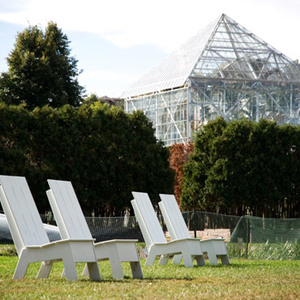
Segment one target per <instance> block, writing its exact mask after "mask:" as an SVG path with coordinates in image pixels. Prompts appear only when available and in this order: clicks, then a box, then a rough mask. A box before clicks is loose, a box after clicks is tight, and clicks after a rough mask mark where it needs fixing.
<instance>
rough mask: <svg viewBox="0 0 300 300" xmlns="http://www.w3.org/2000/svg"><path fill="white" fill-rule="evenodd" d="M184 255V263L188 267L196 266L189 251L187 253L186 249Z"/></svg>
mask: <svg viewBox="0 0 300 300" xmlns="http://www.w3.org/2000/svg"><path fill="white" fill-rule="evenodd" d="M182 255H183V262H184V265H185V266H186V267H187V268H192V267H193V266H194V264H193V259H192V256H191V255H190V254H188V253H186V251H184V252H183V253H182Z"/></svg>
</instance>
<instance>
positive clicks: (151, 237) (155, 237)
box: [131, 192, 167, 247]
mask: <svg viewBox="0 0 300 300" xmlns="http://www.w3.org/2000/svg"><path fill="white" fill-rule="evenodd" d="M132 195H133V197H134V200H132V201H131V204H132V207H133V209H134V213H135V216H136V218H137V221H138V223H139V226H140V229H141V231H142V234H143V237H144V239H145V242H146V245H147V247H151V245H153V244H156V243H166V242H167V240H166V237H165V235H164V232H163V230H162V227H161V225H160V224H159V221H158V218H157V215H156V213H155V211H154V208H153V206H152V203H151V200H150V198H149V196H148V194H147V193H140V192H132Z"/></svg>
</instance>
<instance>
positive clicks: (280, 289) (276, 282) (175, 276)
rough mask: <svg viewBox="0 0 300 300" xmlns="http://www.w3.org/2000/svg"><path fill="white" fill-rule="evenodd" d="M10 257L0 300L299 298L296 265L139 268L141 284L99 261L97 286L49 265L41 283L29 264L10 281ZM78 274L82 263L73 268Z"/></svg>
mask: <svg viewBox="0 0 300 300" xmlns="http://www.w3.org/2000/svg"><path fill="white" fill-rule="evenodd" d="M17 261H18V258H17V257H16V256H0V299H41V298H43V299H57V298H59V299H66V298H70V299H74V298H78V299H107V298H109V299H112V298H113V299H121V298H122V299H300V261H299V260H284V261H267V260H264V261H263V260H245V259H231V265H230V266H223V265H218V266H209V264H207V265H206V266H204V267H194V268H190V269H188V268H185V267H184V266H183V265H179V266H178V265H172V264H171V263H169V264H168V265H166V266H159V265H158V264H157V261H156V264H155V265H154V266H144V262H145V261H144V260H142V268H143V273H144V279H143V280H137V279H134V280H133V279H132V276H131V272H130V268H129V264H124V273H125V277H126V278H125V279H124V280H118V281H113V280H112V274H111V270H110V265H109V263H108V262H101V263H100V264H99V266H100V272H101V277H102V281H101V282H90V281H89V280H88V279H87V278H86V277H82V276H79V281H77V282H68V281H66V279H64V278H62V277H61V276H60V274H61V272H62V270H63V265H62V263H56V264H54V268H53V271H52V272H51V274H50V277H49V278H47V279H35V276H36V274H37V272H38V269H39V264H32V265H31V266H30V267H29V269H28V272H27V274H26V279H22V280H13V279H11V278H12V275H13V272H14V269H15V266H16V264H17ZM77 268H78V272H79V273H78V274H81V271H82V269H83V264H79V265H78V266H77Z"/></svg>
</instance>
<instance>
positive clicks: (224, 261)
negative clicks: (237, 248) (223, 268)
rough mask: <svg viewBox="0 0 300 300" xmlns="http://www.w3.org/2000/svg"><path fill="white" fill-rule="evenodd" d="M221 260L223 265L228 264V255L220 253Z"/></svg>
mask: <svg viewBox="0 0 300 300" xmlns="http://www.w3.org/2000/svg"><path fill="white" fill-rule="evenodd" d="M221 261H222V264H223V265H229V264H230V262H229V258H228V255H221Z"/></svg>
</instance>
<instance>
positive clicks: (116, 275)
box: [109, 258, 124, 279]
mask: <svg viewBox="0 0 300 300" xmlns="http://www.w3.org/2000/svg"><path fill="white" fill-rule="evenodd" d="M109 262H110V266H111V271H112V275H113V279H123V278H124V274H123V268H122V264H121V261H120V260H118V259H116V258H113V259H110V260H109Z"/></svg>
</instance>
